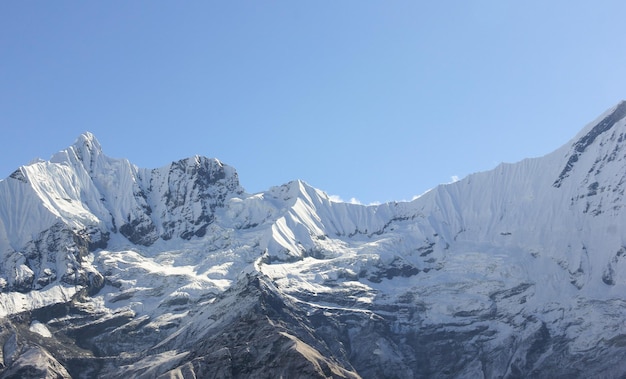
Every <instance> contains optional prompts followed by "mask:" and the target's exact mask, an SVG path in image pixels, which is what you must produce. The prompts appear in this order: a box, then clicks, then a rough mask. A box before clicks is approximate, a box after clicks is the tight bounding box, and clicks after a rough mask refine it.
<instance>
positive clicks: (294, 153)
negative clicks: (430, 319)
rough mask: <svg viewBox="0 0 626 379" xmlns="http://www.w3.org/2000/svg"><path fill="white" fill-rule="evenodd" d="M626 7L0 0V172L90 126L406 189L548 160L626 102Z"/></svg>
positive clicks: (155, 155)
mask: <svg viewBox="0 0 626 379" xmlns="http://www.w3.org/2000/svg"><path fill="white" fill-rule="evenodd" d="M625 14H626V2H624V1H621V0H619V1H617V0H616V1H608V0H596V1H576V0H574V1H572V0H568V1H535V0H530V1H503V0H499V1H496V0H494V1H486V0H478V1H473V0H470V1H466V0H459V1H452V0H451V1H428V2H427V1H415V0H408V1H400V0H398V1H362V0H359V1H349V0H345V1H344V0H342V1H291V0H290V1H184V2H178V1H98V2H96V1H60V0H55V1H2V2H0V127H1V128H2V129H1V130H2V133H1V134H0V158H1V159H0V177H2V178H4V177H6V176H8V175H9V174H10V173H11V172H12V171H13V170H15V169H16V168H17V167H18V166H20V165H23V164H27V163H28V162H30V161H31V160H32V159H33V158H35V157H41V158H44V159H48V158H49V157H50V156H51V155H52V154H53V153H55V152H56V151H58V150H61V149H63V148H65V147H67V146H69V145H70V144H72V143H73V142H74V140H75V139H76V137H78V135H79V134H80V133H82V132H84V131H91V132H93V133H94V134H95V135H96V137H97V138H98V140H99V141H100V143H101V144H102V146H103V149H104V151H105V153H106V154H107V155H109V156H112V157H117V158H128V159H129V160H131V162H133V163H135V164H136V165H138V166H139V167H146V168H155V167H161V166H164V165H166V164H168V163H169V162H171V161H173V160H178V159H181V158H185V157H189V156H192V155H194V154H200V155H205V156H208V157H215V158H218V159H220V160H221V161H223V162H225V163H227V164H230V165H232V166H234V167H235V168H236V169H237V170H238V172H239V176H240V180H241V183H242V185H243V186H244V187H245V188H246V190H247V191H248V192H258V191H263V190H266V189H268V188H269V187H271V186H274V185H280V184H283V183H286V182H287V181H290V180H293V179H302V180H304V181H306V182H308V183H309V184H311V185H312V186H314V187H317V188H319V189H322V190H324V191H326V192H327V193H329V194H331V195H337V196H340V197H341V198H343V199H344V200H350V199H351V198H356V199H358V200H360V201H361V202H363V203H371V202H384V201H390V200H410V199H411V198H412V197H413V196H415V195H418V194H421V193H423V192H424V191H426V190H428V189H430V188H432V187H434V186H436V185H437V184H440V183H446V182H450V181H451V180H452V178H453V177H461V178H462V177H464V176H466V175H468V174H470V173H472V172H477V171H484V170H488V169H491V168H493V167H495V166H496V165H497V164H498V163H500V162H515V161H519V160H521V159H523V158H526V157H534V156H541V155H544V154H547V153H549V152H551V151H552V150H554V149H556V148H558V147H559V146H561V145H562V144H564V143H565V142H567V141H568V140H569V139H570V138H572V137H573V136H574V135H575V134H576V133H577V132H578V131H579V130H580V129H582V128H583V127H584V125H585V124H587V123H588V122H589V121H591V120H593V119H594V118H595V117H596V116H598V115H599V114H600V113H602V112H603V111H605V110H606V109H607V108H609V107H611V106H613V105H614V104H616V103H617V102H618V101H620V100H622V99H625V98H626V38H625V36H626V23H625V22H624V15H625Z"/></svg>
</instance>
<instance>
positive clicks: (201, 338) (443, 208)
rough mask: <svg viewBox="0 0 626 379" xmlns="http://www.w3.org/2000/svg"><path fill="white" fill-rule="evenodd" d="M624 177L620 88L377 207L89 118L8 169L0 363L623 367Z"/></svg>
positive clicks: (404, 371)
mask: <svg viewBox="0 0 626 379" xmlns="http://www.w3.org/2000/svg"><path fill="white" fill-rule="evenodd" d="M416 174H417V173H416ZM625 181H626V102H621V103H619V104H618V105H617V106H615V107H613V108H612V109H610V110H608V111H607V112H605V113H604V114H603V115H601V116H600V117H599V118H598V119H597V120H595V121H593V122H592V123H590V124H589V125H587V126H586V127H585V128H584V129H583V130H582V131H581V132H580V133H579V134H578V135H577V136H576V137H575V138H574V139H572V140H571V141H570V142H569V143H567V144H566V145H564V146H563V147H561V148H560V149H558V150H556V151H555V152H553V153H551V154H548V155H546V156H544V157H541V158H533V159H526V160H524V161H521V162H518V163H515V164H502V165H500V166H498V167H497V168H495V169H494V170H492V171H488V172H482V173H477V174H473V175H470V176H468V177H467V178H464V179H463V180H460V181H457V182H455V183H451V184H446V185H441V186H438V187H436V188H434V189H433V190H431V191H429V192H427V193H426V194H424V195H422V196H421V197H419V198H417V199H415V200H414V201H412V202H393V203H386V204H381V205H375V206H364V205H357V204H348V203H340V202H334V201H332V200H331V199H330V198H329V196H327V195H326V194H325V193H324V192H322V191H320V190H318V189H315V188H313V187H311V186H309V185H308V184H306V183H304V182H302V181H294V182H290V183H287V184H284V185H282V186H277V187H273V188H271V189H269V190H268V191H265V192H261V193H257V194H249V193H246V192H245V191H244V189H243V188H241V186H240V184H239V180H238V176H237V173H236V171H235V169H234V168H232V167H230V166H228V165H225V164H223V163H221V162H220V161H218V160H217V159H208V158H204V157H199V156H195V157H192V158H188V159H183V160H181V161H178V162H173V163H171V164H170V165H167V166H165V167H162V168H158V169H141V168H138V167H136V166H134V165H133V164H132V163H130V162H129V161H127V160H125V159H113V158H110V157H108V156H106V155H104V153H103V152H102V149H101V146H100V144H99V143H98V141H97V140H96V139H95V137H94V136H93V135H91V134H90V133H85V134H83V135H82V136H80V137H79V138H78V140H77V141H76V142H75V143H74V144H73V145H72V146H70V147H69V148H67V149H66V150H63V151H61V152H59V153H57V154H55V155H54V156H53V157H52V158H51V159H50V160H49V161H38V162H35V163H32V164H30V165H27V166H23V167H20V168H19V169H18V170H16V171H15V172H14V173H13V174H11V175H10V177H8V178H7V179H5V180H2V181H0V290H1V293H0V346H1V347H2V348H1V349H0V377H3V378H5V377H6V378H10V377H76V378H79V377H85V378H87V377H143V378H154V377H167V378H183V377H184V378H199V377H202V378H207V377H208V378H230V377H232V378H244V377H246V378H248V377H250V378H278V377H285V378H289V377H338V378H341V377H343V378H358V377H363V378H419V377H451V378H456V377H466V378H481V377H484V378H494V377H507V378H515V377H550V378H553V377H624V376H625V375H626V360H625V359H624V357H626V240H625V239H626V233H625V232H624V230H625V228H626V210H625V209H623V208H624V206H625V205H626V199H625V198H624V191H625V190H626V185H625Z"/></svg>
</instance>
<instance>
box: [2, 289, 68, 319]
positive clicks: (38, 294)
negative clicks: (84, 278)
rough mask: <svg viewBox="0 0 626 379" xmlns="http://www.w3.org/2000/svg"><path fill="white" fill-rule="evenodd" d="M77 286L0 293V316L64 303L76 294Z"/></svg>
mask: <svg viewBox="0 0 626 379" xmlns="http://www.w3.org/2000/svg"><path fill="white" fill-rule="evenodd" d="M78 290H79V287H66V286H61V285H56V286H53V287H52V288H49V289H47V290H44V291H36V290H33V291H30V292H28V293H20V292H9V293H0V317H6V316H10V315H13V314H16V313H20V312H24V311H28V310H31V309H37V308H41V307H45V306H47V305H52V304H57V303H66V302H68V301H69V300H70V299H71V298H72V296H74V295H75V294H76V292H77V291H78Z"/></svg>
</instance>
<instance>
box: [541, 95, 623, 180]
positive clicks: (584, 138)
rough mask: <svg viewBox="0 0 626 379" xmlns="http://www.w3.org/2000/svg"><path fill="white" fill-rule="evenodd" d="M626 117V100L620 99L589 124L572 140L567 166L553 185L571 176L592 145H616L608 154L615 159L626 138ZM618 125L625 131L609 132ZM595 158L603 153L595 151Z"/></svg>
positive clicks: (604, 148) (600, 146) (603, 147)
mask: <svg viewBox="0 0 626 379" xmlns="http://www.w3.org/2000/svg"><path fill="white" fill-rule="evenodd" d="M625 119H626V101H623V100H622V101H620V102H619V103H618V104H617V105H615V106H614V107H612V108H611V109H609V110H607V111H606V112H604V114H602V115H601V116H600V117H599V118H597V119H596V120H595V121H593V122H591V123H590V124H588V125H587V126H586V127H585V128H584V129H583V130H582V131H581V132H580V133H579V134H578V135H577V136H576V137H575V138H574V139H573V140H572V142H571V144H570V145H569V146H570V147H569V152H568V156H569V157H568V159H567V163H566V164H565V167H563V170H562V171H561V173H560V174H559V177H558V178H557V179H556V180H555V181H554V183H553V186H554V187H556V188H558V187H560V186H561V183H562V182H563V180H565V178H567V177H568V176H570V174H571V171H572V169H573V168H574V166H575V165H577V162H579V160H581V158H582V156H583V153H585V152H587V151H588V150H593V149H591V146H593V145H597V148H596V150H597V149H601V150H606V149H607V146H608V145H607V144H610V145H611V146H614V147H613V148H612V150H613V151H612V152H609V153H610V154H609V155H606V154H605V155H606V156H607V157H608V156H613V158H612V159H611V160H613V159H614V157H615V154H616V153H617V151H618V150H620V148H619V146H620V145H621V143H622V142H623V141H624V139H625V138H626V123H625V122H624V120H625ZM616 126H618V127H619V126H621V127H622V128H623V129H625V130H624V131H622V132H621V133H616V132H615V131H614V132H613V133H608V132H609V131H610V130H615V127H616ZM591 155H593V157H591V158H593V159H596V158H598V159H600V158H602V157H603V155H600V154H599V152H597V151H596V152H594V153H592V154H591Z"/></svg>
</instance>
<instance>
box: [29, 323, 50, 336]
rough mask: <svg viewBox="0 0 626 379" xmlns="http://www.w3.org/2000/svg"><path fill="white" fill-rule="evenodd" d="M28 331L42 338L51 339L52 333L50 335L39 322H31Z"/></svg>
mask: <svg viewBox="0 0 626 379" xmlns="http://www.w3.org/2000/svg"><path fill="white" fill-rule="evenodd" d="M29 330H30V331H31V332H33V333H37V334H39V335H40V336H42V337H46V338H50V337H52V333H50V330H49V329H48V328H47V327H46V326H45V325H44V324H42V323H40V322H39V321H33V322H31V324H30V328H29Z"/></svg>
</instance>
